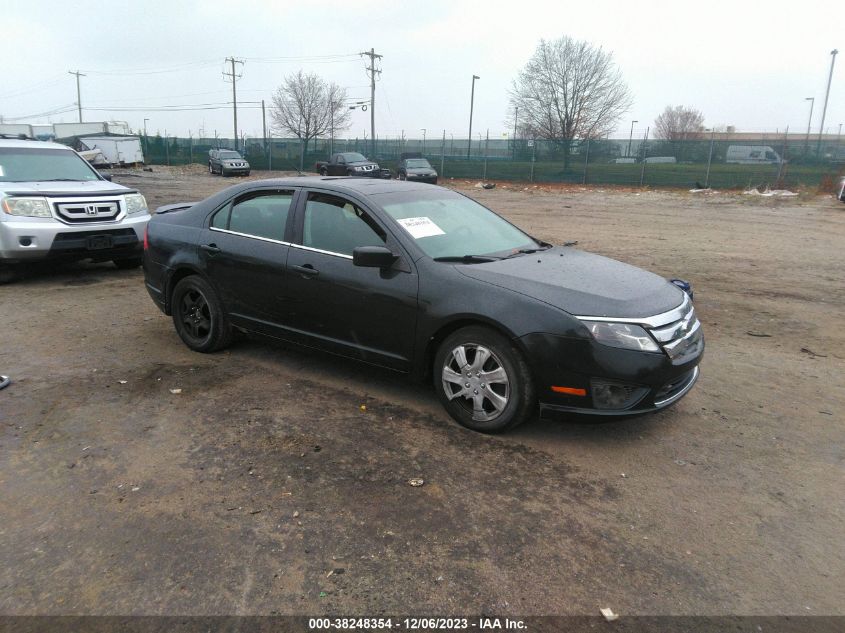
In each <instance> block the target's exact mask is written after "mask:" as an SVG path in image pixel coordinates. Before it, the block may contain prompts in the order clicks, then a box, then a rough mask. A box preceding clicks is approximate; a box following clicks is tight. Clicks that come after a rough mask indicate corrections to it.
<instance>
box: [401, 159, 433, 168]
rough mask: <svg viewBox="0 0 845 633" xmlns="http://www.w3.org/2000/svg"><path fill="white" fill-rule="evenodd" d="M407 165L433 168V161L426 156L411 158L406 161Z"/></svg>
mask: <svg viewBox="0 0 845 633" xmlns="http://www.w3.org/2000/svg"><path fill="white" fill-rule="evenodd" d="M405 167H412V168H413V167H425V168H427V169H431V163H429V162H428V161H427V160H426V159H425V158H409V159H407V160H406V161H405Z"/></svg>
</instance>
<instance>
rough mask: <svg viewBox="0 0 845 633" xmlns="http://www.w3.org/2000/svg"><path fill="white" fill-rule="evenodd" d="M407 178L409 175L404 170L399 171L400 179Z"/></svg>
mask: <svg viewBox="0 0 845 633" xmlns="http://www.w3.org/2000/svg"><path fill="white" fill-rule="evenodd" d="M407 179H408V177H407V176H406V175H405V174H404V173H403V172H401V171H400V172H399V180H407Z"/></svg>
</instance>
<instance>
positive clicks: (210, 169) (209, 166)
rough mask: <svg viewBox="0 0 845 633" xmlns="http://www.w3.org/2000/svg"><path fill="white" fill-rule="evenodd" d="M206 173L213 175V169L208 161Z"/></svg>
mask: <svg viewBox="0 0 845 633" xmlns="http://www.w3.org/2000/svg"><path fill="white" fill-rule="evenodd" d="M208 173H209V174H212V175H213V174H214V168H213V167H212V166H211V161H208Z"/></svg>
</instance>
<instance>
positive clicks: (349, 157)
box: [341, 152, 367, 163]
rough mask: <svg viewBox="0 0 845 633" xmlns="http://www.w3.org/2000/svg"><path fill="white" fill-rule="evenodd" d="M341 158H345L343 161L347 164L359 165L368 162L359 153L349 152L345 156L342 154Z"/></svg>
mask: <svg viewBox="0 0 845 633" xmlns="http://www.w3.org/2000/svg"><path fill="white" fill-rule="evenodd" d="M341 156H342V157H343V160H345V161H346V162H347V163H359V162H363V161H365V160H367V159H366V158H364V156H363V155H362V154H359V153H358V152H347V153H345V154H341Z"/></svg>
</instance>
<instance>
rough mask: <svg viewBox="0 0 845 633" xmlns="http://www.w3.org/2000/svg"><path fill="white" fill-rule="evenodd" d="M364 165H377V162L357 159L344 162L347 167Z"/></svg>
mask: <svg viewBox="0 0 845 633" xmlns="http://www.w3.org/2000/svg"><path fill="white" fill-rule="evenodd" d="M364 165H375V166H376V167H378V163H374V162H373V161H371V160H359V161H356V162H354V163H346V166H347V167H363V166H364Z"/></svg>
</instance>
